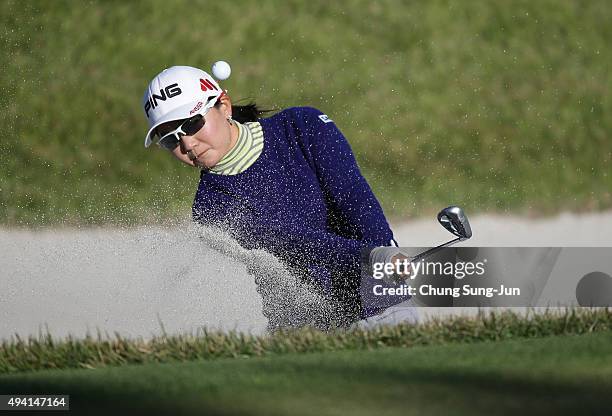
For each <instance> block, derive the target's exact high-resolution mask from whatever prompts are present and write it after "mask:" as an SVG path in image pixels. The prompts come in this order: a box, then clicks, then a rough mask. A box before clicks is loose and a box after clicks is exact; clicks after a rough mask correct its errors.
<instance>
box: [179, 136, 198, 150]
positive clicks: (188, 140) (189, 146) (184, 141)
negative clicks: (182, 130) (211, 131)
mask: <svg viewBox="0 0 612 416" xmlns="http://www.w3.org/2000/svg"><path fill="white" fill-rule="evenodd" d="M180 137H181V140H180V142H179V143H180V145H181V151H182V152H183V153H184V154H187V153H188V152H190V151H191V150H193V148H194V147H195V142H196V140H195V139H194V138H193V137H192V136H183V135H181V136H180Z"/></svg>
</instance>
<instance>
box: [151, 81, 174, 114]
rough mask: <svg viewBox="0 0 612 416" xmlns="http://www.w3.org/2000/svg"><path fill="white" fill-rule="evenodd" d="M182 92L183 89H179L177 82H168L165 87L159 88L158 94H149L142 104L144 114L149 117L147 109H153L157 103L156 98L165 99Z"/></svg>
mask: <svg viewBox="0 0 612 416" xmlns="http://www.w3.org/2000/svg"><path fill="white" fill-rule="evenodd" d="M182 92H183V91H181V89H180V88H179V86H178V84H177V83H174V84H170V85H168V86H167V87H165V88H162V89H161V90H159V95H157V94H151V95H150V96H149V99H148V100H147V102H146V103H145V106H144V111H145V114H146V115H147V117H149V110H151V109H154V108H155V107H157V106H158V105H159V104H158V103H157V100H159V101H166V100H167V99H168V98H172V97H176V96H177V95H180V94H181V93H182Z"/></svg>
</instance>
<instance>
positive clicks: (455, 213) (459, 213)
mask: <svg viewBox="0 0 612 416" xmlns="http://www.w3.org/2000/svg"><path fill="white" fill-rule="evenodd" d="M438 222H440V224H442V226H443V227H444V228H446V229H447V230H448V231H450V232H451V233H452V234H453V235H455V236H457V237H459V238H460V239H461V240H459V241H463V240H467V239H468V238H470V237H472V227H470V221H469V220H468V218H467V216H466V215H465V213H464V212H463V210H462V209H461V208H459V207H457V206H450V207H447V208H444V209H443V210H442V211H440V212H439V213H438Z"/></svg>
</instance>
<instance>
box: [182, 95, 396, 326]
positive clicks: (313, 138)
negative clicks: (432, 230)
mask: <svg viewBox="0 0 612 416" xmlns="http://www.w3.org/2000/svg"><path fill="white" fill-rule="evenodd" d="M259 122H260V123H261V125H262V128H263V133H264V148H263V152H262V153H261V155H260V156H259V158H258V159H257V161H255V163H254V164H253V165H251V166H250V167H249V168H248V169H247V170H246V171H244V172H242V173H239V174H237V175H233V176H228V175H217V174H212V173H206V172H203V173H202V175H201V178H200V184H199V187H198V190H197V193H196V196H195V201H194V204H193V217H194V220H196V221H197V222H200V223H203V224H209V225H216V226H221V227H223V228H224V229H226V230H228V231H229V232H230V233H231V234H232V235H233V236H234V238H236V239H237V240H238V241H239V242H240V244H241V245H242V246H244V247H245V248H249V249H251V248H263V249H266V250H268V251H269V252H271V253H273V254H275V255H276V256H277V257H279V258H280V259H282V260H283V261H285V262H286V263H287V265H288V266H290V267H293V268H296V269H297V270H300V271H301V272H303V275H304V276H305V277H307V278H309V279H311V280H313V281H314V282H316V283H317V284H318V285H320V287H321V288H322V290H323V291H324V292H325V293H327V294H330V295H333V296H336V297H338V298H340V299H342V300H343V301H345V302H347V303H348V304H353V306H354V307H356V306H355V305H354V304H355V303H356V302H357V296H358V291H359V281H360V272H359V264H360V259H361V256H363V255H364V253H365V255H367V253H369V249H371V248H372V247H374V246H387V245H390V244H391V242H392V240H393V233H392V232H391V229H390V228H389V224H388V223H387V220H386V219H385V216H384V214H383V211H382V208H381V206H380V204H379V203H378V201H377V199H376V197H375V196H374V194H373V193H372V190H371V189H370V187H369V185H368V184H367V182H366V180H365V179H364V177H363V176H362V175H361V173H360V171H359V167H358V166H357V162H356V161H355V157H354V156H353V152H352V151H351V148H350V146H349V144H348V143H347V141H346V139H345V138H344V136H343V135H342V133H341V132H340V130H338V128H337V127H336V125H335V124H334V123H333V122H332V121H331V120H330V119H329V118H327V116H325V115H324V114H323V113H321V112H320V111H319V110H316V109H314V108H309V107H294V108H289V109H286V110H284V111H281V112H279V113H277V114H275V115H273V116H272V117H269V118H263V119H260V120H259ZM357 313H359V314H361V311H358V312H357Z"/></svg>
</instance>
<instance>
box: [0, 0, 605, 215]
mask: <svg viewBox="0 0 612 416" xmlns="http://www.w3.org/2000/svg"><path fill="white" fill-rule="evenodd" d="M611 19H612V3H610V2H608V1H605V0H594V1H588V2H586V1H568V2H558V1H554V0H541V1H537V2H532V1H527V0H513V1H506V2H484V1H467V2H461V3H455V2H448V1H444V0H434V1H430V2H426V3H423V2H414V1H408V2H406V1H399V0H395V1H394V0H386V1H381V2H376V3H373V2H370V1H366V0H359V1H353V2H349V3H334V2H332V3H330V2H326V1H319V0H317V1H307V2H306V1H299V0H291V1H284V2H278V1H272V0H264V1H250V2H249V1H238V0H237V1H232V2H218V1H217V2H209V1H207V2H204V1H202V2H197V3H193V2H189V1H172V2H166V1H162V0H154V1H151V2H136V1H134V2H118V1H90V2H72V1H59V0H58V1H41V0H39V1H27V2H24V1H15V0H8V1H3V2H2V3H1V4H0V22H1V23H2V25H1V28H2V29H0V30H2V34H1V36H0V54H1V56H0V58H1V59H0V106H1V107H2V111H0V125H2V127H3V131H4V134H3V138H2V140H0V152H1V154H2V158H1V159H0V167H1V169H2V172H3V174H2V175H1V177H0V224H8V225H38V224H55V223H65V224H91V223H121V224H133V223H140V222H151V221H156V220H161V219H164V218H167V217H168V216H172V215H181V216H182V215H185V216H186V215H188V212H189V206H190V204H191V200H192V198H193V194H194V191H195V186H196V184H197V180H198V173H197V172H196V171H194V170H191V169H189V168H187V167H181V166H179V165H178V164H177V162H176V161H174V160H172V159H171V158H170V157H169V156H168V155H167V154H164V152H163V151H161V150H159V149H152V150H151V149H148V150H145V149H144V148H143V146H142V142H143V135H144V132H145V120H144V116H143V114H142V110H141V108H140V99H141V96H142V93H143V91H144V88H145V86H146V85H147V83H148V81H149V80H150V79H151V78H152V77H153V76H154V75H155V74H156V73H157V72H159V71H160V70H161V69H163V68H164V67H167V66H170V65H174V64H189V65H193V66H198V67H202V68H205V69H207V68H209V67H210V65H211V64H212V62H214V61H215V60H217V59H225V60H227V61H229V62H230V63H231V64H232V66H233V75H232V77H231V78H230V79H229V80H228V81H226V82H225V83H224V84H223V85H224V87H225V88H228V89H229V91H230V95H231V96H232V97H233V98H234V99H247V98H255V99H257V101H258V102H260V103H261V104H262V105H263V106H265V107H273V108H283V107H286V106H292V105H310V106H315V107H319V108H321V109H322V110H323V111H325V112H327V113H328V114H329V115H330V116H331V117H332V118H333V119H334V120H335V121H336V123H337V124H338V126H339V127H340V128H341V129H342V130H343V131H344V132H345V134H346V135H347V137H348V138H349V141H350V142H351V144H352V146H353V149H354V151H355V153H356V155H357V158H358V161H359V163H360V165H361V167H362V169H363V171H364V173H365V175H366V176H367V178H368V179H369V181H370V183H371V184H372V186H373V188H374V190H375V193H376V194H377V195H378V196H379V197H380V198H381V201H382V204H383V207H384V209H385V211H386V212H387V213H388V214H390V215H392V216H395V217H398V216H401V217H402V218H405V217H406V216H407V215H420V214H423V213H429V212H431V211H433V210H436V209H437V208H439V207H440V206H446V205H448V204H450V203H454V204H459V205H463V206H464V207H465V208H466V209H467V210H468V212H477V211H483V210H498V211H507V210H513V211H529V212H537V213H553V212H557V211H559V210H597V209H604V208H610V207H611V206H612V194H611V193H610V189H612V176H611V175H609V166H610V163H611V161H612V140H610V131H612V104H611V100H610V94H609V93H608V91H609V85H612V72H610V70H609V62H611V61H612V49H610V48H609V45H610V43H612V26H611V25H609V21H610V20H611Z"/></svg>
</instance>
